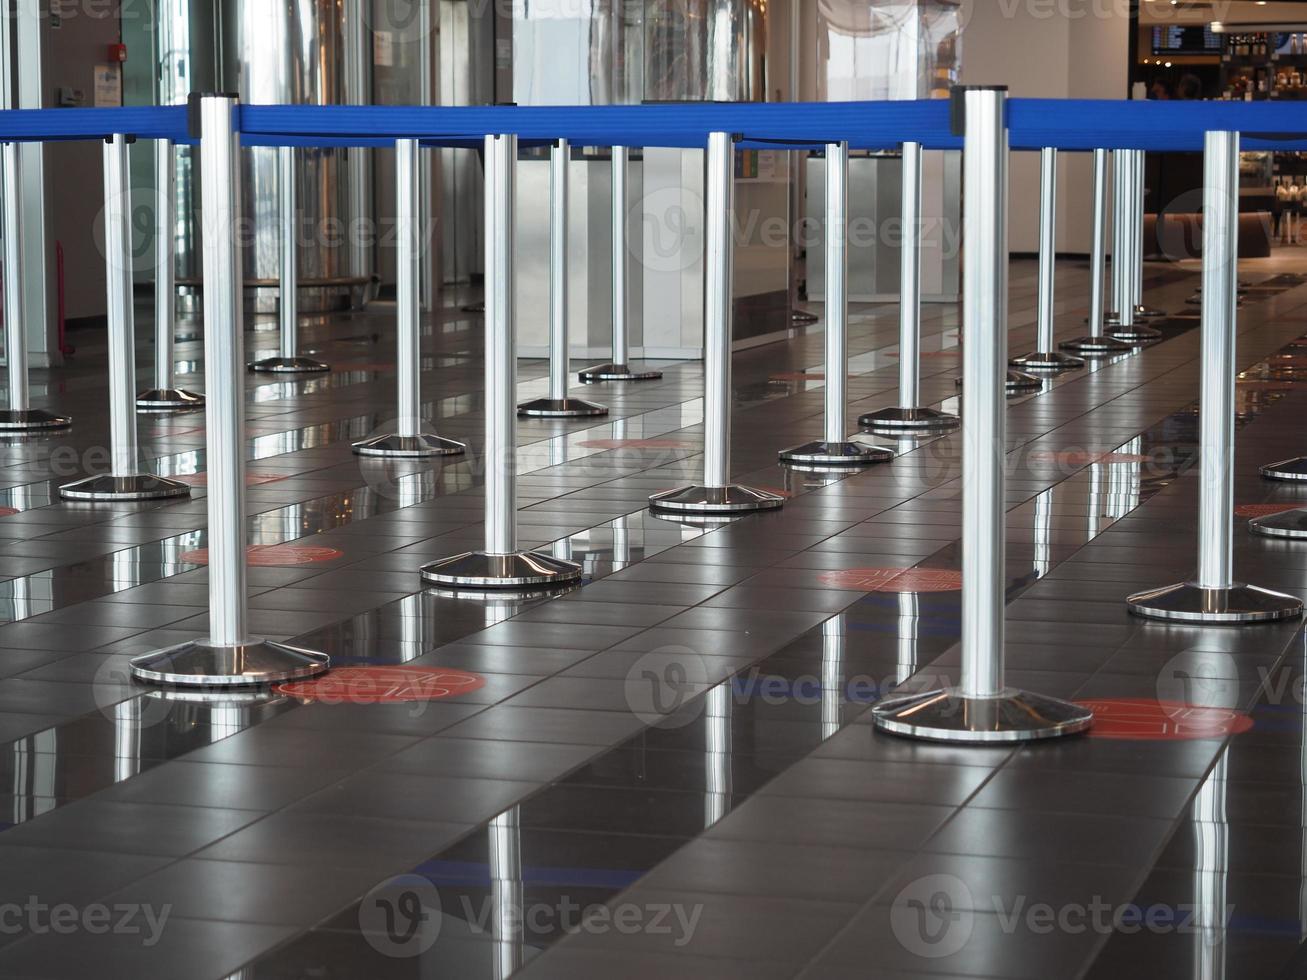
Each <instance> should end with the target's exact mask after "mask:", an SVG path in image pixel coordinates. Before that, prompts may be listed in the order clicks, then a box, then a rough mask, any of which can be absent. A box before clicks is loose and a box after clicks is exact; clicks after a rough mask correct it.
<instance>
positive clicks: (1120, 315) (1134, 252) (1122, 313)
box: [1107, 150, 1162, 343]
mask: <svg viewBox="0 0 1307 980" xmlns="http://www.w3.org/2000/svg"><path fill="white" fill-rule="evenodd" d="M1116 159H1117V170H1116V181H1115V182H1114V185H1115V186H1114V188H1113V189H1114V191H1115V194H1116V208H1117V210H1116V216H1115V221H1116V223H1117V224H1116V242H1117V245H1116V247H1117V248H1118V249H1120V255H1119V257H1118V256H1117V255H1116V254H1113V256H1112V284H1113V290H1112V292H1113V305H1114V306H1115V307H1116V313H1117V315H1116V319H1115V321H1114V324H1115V325H1113V326H1109V327H1108V329H1107V332H1108V334H1109V335H1111V336H1113V337H1116V338H1118V339H1120V340H1125V341H1130V342H1132V343H1138V342H1141V341H1149V340H1159V339H1161V336H1162V332H1161V331H1160V330H1157V329H1155V328H1153V327H1150V326H1147V325H1145V324H1143V323H1141V322H1139V319H1138V313H1137V309H1138V304H1137V303H1136V301H1135V283H1136V280H1137V278H1138V276H1139V272H1140V268H1141V267H1140V262H1141V261H1142V256H1143V246H1144V229H1143V221H1144V211H1143V209H1144V198H1143V183H1142V181H1141V179H1140V178H1141V173H1140V171H1141V170H1142V169H1143V160H1142V157H1141V154H1140V153H1138V152H1137V151H1135V150H1117V151H1116ZM1118 259H1119V260H1118ZM1108 319H1109V323H1112V322H1113V321H1112V318H1111V317H1109V318H1108Z"/></svg>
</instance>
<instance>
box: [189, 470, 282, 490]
mask: <svg viewBox="0 0 1307 980" xmlns="http://www.w3.org/2000/svg"><path fill="white" fill-rule="evenodd" d="M169 479H172V480H176V481H177V482H178V483H185V484H187V485H188V486H192V487H207V486H208V485H209V474H208V473H178V474H177V475H176V476H172V477H169ZM285 479H287V477H285V476H282V475H280V474H277V473H246V474H245V485H246V486H247V487H257V486H259V485H260V484H264V483H279V482H280V481H282V480H285Z"/></svg>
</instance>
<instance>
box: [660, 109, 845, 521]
mask: <svg viewBox="0 0 1307 980" xmlns="http://www.w3.org/2000/svg"><path fill="white" fill-rule="evenodd" d="M707 169H708V180H707V184H708V186H707V191H708V194H707V198H708V200H707V221H706V241H705V242H704V304H703V306H704V311H703V312H704V343H703V373H704V391H703V485H702V486H689V487H679V488H677V489H674V490H665V491H663V492H662V493H656V494H654V495H653V496H651V497H650V498H649V506H650V507H651V508H652V509H653V510H654V511H655V513H656V512H658V511H667V512H672V513H676V514H678V515H683V516H687V517H691V518H693V517H708V518H715V517H729V516H731V515H733V514H740V513H746V512H748V511H755V510H769V509H772V508H775V507H780V506H781V505H782V504H784V503H785V499H784V498H783V497H781V496H780V495H779V494H775V493H772V492H771V491H769V490H761V489H755V488H753V487H746V486H741V485H740V484H735V483H731V320H732V317H733V312H734V298H733V296H732V293H731V272H732V268H733V264H734V248H733V244H732V242H731V228H732V223H733V218H734V216H735V143H734V138H733V137H732V136H731V134H730V133H709V134H708V167H707ZM827 380H829V379H827Z"/></svg>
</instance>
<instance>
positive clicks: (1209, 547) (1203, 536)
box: [1126, 132, 1302, 624]
mask: <svg viewBox="0 0 1307 980" xmlns="http://www.w3.org/2000/svg"><path fill="white" fill-rule="evenodd" d="M1238 220H1239V134H1238V133H1233V132H1209V133H1207V134H1205V136H1204V138H1203V307H1202V326H1201V330H1202V350H1203V360H1202V386H1201V390H1200V392H1199V399H1200V400H1199V410H1198V423H1199V426H1200V429H1199V440H1200V442H1199V448H1198V455H1199V464H1200V467H1201V472H1200V483H1199V497H1198V577H1197V578H1196V579H1195V580H1193V581H1191V582H1182V583H1180V584H1178V585H1168V586H1165V587H1164V588H1160V589H1153V590H1151V591H1149V592H1140V593H1138V594H1137V595H1132V596H1130V597H1129V599H1127V600H1126V601H1127V603H1128V605H1129V608H1130V611H1131V612H1132V613H1135V614H1136V615H1139V616H1148V617H1151V618H1154V619H1171V620H1183V621H1186V622H1193V623H1229V624H1240V623H1255V622H1264V621H1266V620H1272V619H1288V618H1291V617H1294V616H1299V615H1301V614H1302V602H1301V601H1300V600H1299V599H1297V598H1295V597H1293V596H1290V595H1284V594H1282V593H1279V592H1272V591H1270V590H1269V589H1263V588H1259V587H1258V586H1255V585H1245V584H1244V583H1241V582H1236V581H1235V580H1234V569H1233V567H1232V565H1233V560H1232V559H1233V547H1234V544H1233V540H1232V536H1233V533H1234V376H1235V370H1234V353H1235V319H1236V312H1235V305H1236V302H1237V297H1236V294H1235V276H1236V274H1237V271H1238Z"/></svg>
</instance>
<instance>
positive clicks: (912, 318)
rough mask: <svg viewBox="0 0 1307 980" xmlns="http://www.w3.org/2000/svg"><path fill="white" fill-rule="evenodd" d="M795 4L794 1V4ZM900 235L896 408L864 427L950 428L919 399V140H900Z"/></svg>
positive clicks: (947, 419)
mask: <svg viewBox="0 0 1307 980" xmlns="http://www.w3.org/2000/svg"><path fill="white" fill-rule="evenodd" d="M796 6H797V4H796ZM902 212H903V237H902V245H901V247H900V249H899V407H897V408H884V409H881V410H880V411H878V412H869V413H868V414H866V415H864V416H862V417H861V418H860V419H858V425H860V426H863V427H864V428H868V429H874V430H877V431H881V432H892V433H895V434H911V433H913V432H934V431H939V430H941V429H953V428H956V427H957V425H958V417H957V416H956V415H950V414H949V413H948V412H941V411H939V410H938V409H934V408H925V407H923V406H922V405H920V404H918V402H920V400H921V144H920V143H904V144H903V203H902Z"/></svg>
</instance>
